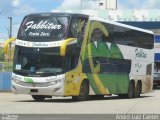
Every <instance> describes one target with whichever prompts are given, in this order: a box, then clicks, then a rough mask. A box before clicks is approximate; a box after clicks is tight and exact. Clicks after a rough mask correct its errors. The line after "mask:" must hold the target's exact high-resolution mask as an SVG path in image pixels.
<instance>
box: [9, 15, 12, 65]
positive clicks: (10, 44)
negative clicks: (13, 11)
mask: <svg viewBox="0 0 160 120" xmlns="http://www.w3.org/2000/svg"><path fill="white" fill-rule="evenodd" d="M8 19H9V21H10V29H9V38H11V37H12V17H8ZM11 46H12V43H9V52H10V53H9V62H10V61H11V59H12V56H11V55H12V54H11V52H12V50H11Z"/></svg>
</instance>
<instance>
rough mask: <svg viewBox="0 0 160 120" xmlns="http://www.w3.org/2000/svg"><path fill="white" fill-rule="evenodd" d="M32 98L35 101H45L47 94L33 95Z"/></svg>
mask: <svg viewBox="0 0 160 120" xmlns="http://www.w3.org/2000/svg"><path fill="white" fill-rule="evenodd" d="M32 98H33V99H34V100H35V101H43V100H44V99H45V96H43V95H32Z"/></svg>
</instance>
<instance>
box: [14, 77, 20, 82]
mask: <svg viewBox="0 0 160 120" xmlns="http://www.w3.org/2000/svg"><path fill="white" fill-rule="evenodd" d="M12 81H13V82H15V83H20V82H21V81H20V80H18V79H16V78H14V77H12Z"/></svg>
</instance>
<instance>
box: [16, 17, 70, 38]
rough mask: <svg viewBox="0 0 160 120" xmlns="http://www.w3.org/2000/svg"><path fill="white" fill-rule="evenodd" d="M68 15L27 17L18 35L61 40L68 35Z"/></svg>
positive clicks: (19, 36) (20, 36)
mask: <svg viewBox="0 0 160 120" xmlns="http://www.w3.org/2000/svg"><path fill="white" fill-rule="evenodd" d="M68 24H69V18H68V17H59V16H55V17H53V16H50V17H26V18H25V19H24V20H23V22H22V24H21V27H20V29H19V33H18V37H17V38H19V39H23V40H27V41H29V40H32V39H34V40H36V39H38V40H44V39H47V40H52V41H53V40H61V39H63V38H65V37H66V34H67V27H68Z"/></svg>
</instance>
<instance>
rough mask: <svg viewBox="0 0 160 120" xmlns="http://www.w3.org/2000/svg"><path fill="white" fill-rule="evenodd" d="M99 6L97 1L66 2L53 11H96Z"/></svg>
mask: <svg viewBox="0 0 160 120" xmlns="http://www.w3.org/2000/svg"><path fill="white" fill-rule="evenodd" d="M96 6H97V2H96V0H95V1H94V0H64V1H63V2H62V3H61V5H60V6H59V7H57V8H56V9H53V10H51V11H52V12H53V11H56V10H59V9H60V10H61V9H62V10H63V9H81V8H82V9H95V8H96Z"/></svg>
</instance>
